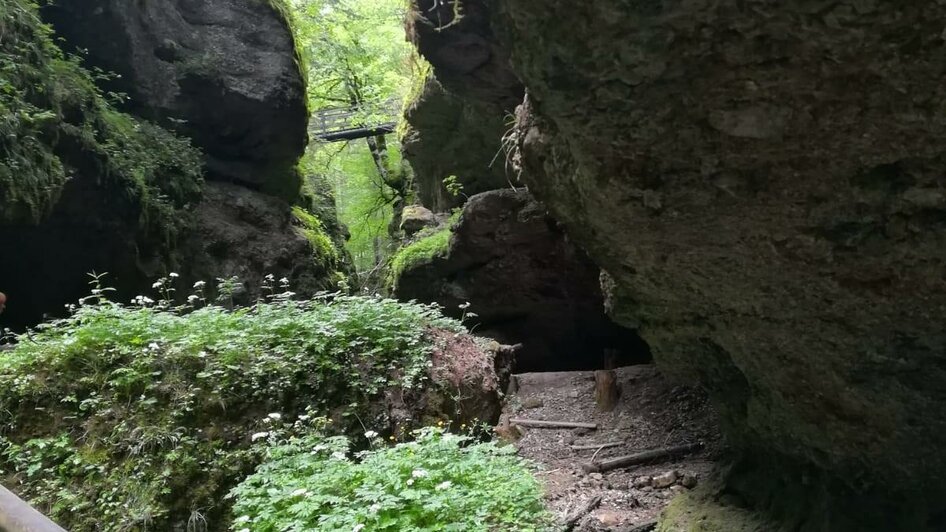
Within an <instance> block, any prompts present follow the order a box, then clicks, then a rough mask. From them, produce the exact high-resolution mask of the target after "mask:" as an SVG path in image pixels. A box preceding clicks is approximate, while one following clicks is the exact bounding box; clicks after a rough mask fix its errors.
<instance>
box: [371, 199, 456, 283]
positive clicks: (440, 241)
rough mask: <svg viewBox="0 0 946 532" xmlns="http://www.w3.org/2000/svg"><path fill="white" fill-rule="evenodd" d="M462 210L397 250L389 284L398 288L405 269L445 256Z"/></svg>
mask: <svg viewBox="0 0 946 532" xmlns="http://www.w3.org/2000/svg"><path fill="white" fill-rule="evenodd" d="M460 214H461V211H460V210H459V209H457V210H455V211H454V213H453V215H451V216H450V219H449V220H448V221H447V223H446V224H444V225H442V226H440V227H438V228H436V229H434V230H432V231H429V230H426V229H425V230H423V231H421V232H419V233H417V239H416V240H414V241H413V242H411V243H410V244H408V245H406V246H404V247H402V248H401V249H399V250H397V252H396V253H395V254H394V256H393V257H391V271H390V274H389V277H388V283H387V284H388V286H389V287H390V288H391V289H394V288H397V282H398V279H400V277H401V275H403V274H404V272H405V271H407V270H410V269H413V268H416V267H418V266H422V265H424V264H429V263H430V262H431V261H433V260H434V259H435V258H440V257H445V256H446V255H447V252H448V251H449V249H450V236H451V235H452V234H453V227H454V226H455V225H456V224H457V222H459V221H460Z"/></svg>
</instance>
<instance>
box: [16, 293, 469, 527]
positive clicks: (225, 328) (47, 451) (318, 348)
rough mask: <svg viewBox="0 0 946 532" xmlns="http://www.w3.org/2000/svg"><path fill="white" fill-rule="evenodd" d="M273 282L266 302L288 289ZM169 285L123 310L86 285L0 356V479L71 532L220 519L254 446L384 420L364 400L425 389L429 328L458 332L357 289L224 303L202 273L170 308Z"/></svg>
mask: <svg viewBox="0 0 946 532" xmlns="http://www.w3.org/2000/svg"><path fill="white" fill-rule="evenodd" d="M274 281H275V280H274ZM278 283H281V284H277V285H275V286H277V287H278V290H277V291H275V292H274V293H273V294H272V295H274V296H281V295H284V294H286V292H287V291H288V290H286V283H285V282H283V281H278ZM181 284H182V283H181V280H180V278H179V277H178V276H175V275H168V276H167V277H165V278H164V279H161V280H160V282H156V283H155V285H156V288H155V289H156V290H157V291H158V294H157V295H155V296H154V297H153V298H149V297H147V296H141V297H138V298H135V300H134V302H133V304H131V305H123V304H120V303H115V302H111V301H109V300H108V299H107V298H106V295H107V294H109V293H110V292H111V291H110V290H109V289H108V288H105V287H103V286H102V285H101V282H99V280H98V279H96V280H94V284H93V292H92V294H91V295H90V296H89V297H87V298H83V300H82V302H81V303H80V304H79V305H77V306H76V307H75V308H74V314H72V315H71V316H70V317H68V318H65V319H60V320H56V321H53V322H50V323H46V324H43V325H41V326H39V327H38V328H37V329H36V330H35V331H32V332H31V333H30V334H29V336H25V335H24V336H22V337H20V338H19V341H18V343H17V344H16V347H15V348H14V349H12V350H9V351H5V352H4V353H3V356H2V357H0V382H3V383H5V385H4V386H2V387H0V476H2V477H3V478H7V479H11V480H10V484H9V487H11V488H13V489H14V490H15V491H16V492H17V493H18V494H19V495H20V496H21V497H23V498H25V499H27V500H28V501H29V502H31V503H32V504H33V505H34V506H37V507H38V508H40V509H41V511H43V512H44V513H46V514H48V515H50V516H51V517H52V518H53V519H55V520H57V521H60V522H62V524H63V526H66V527H67V528H69V529H72V530H92V529H95V530H103V531H110V530H137V529H145V528H147V529H149V530H152V529H153V530H172V529H178V528H179V529H182V530H183V529H185V528H187V525H186V523H187V521H188V520H189V518H191V517H192V513H193V512H199V513H200V515H201V519H206V520H207V521H208V522H211V523H214V522H215V523H217V525H215V526H217V527H218V528H219V526H220V525H221V524H222V523H226V522H228V513H227V510H228V508H227V507H226V506H225V505H221V504H220V500H221V499H222V497H223V495H224V494H225V493H226V492H227V491H229V490H230V489H231V488H232V487H233V486H234V485H235V484H236V483H237V482H239V481H240V480H241V479H242V478H244V477H245V475H246V474H247V473H248V472H249V471H252V469H253V467H254V466H255V465H256V464H257V463H258V462H259V460H260V458H261V453H262V449H263V448H264V447H265V445H270V444H272V443H273V442H279V441H284V440H285V439H286V438H288V437H291V436H292V435H293V434H298V433H301V432H304V431H305V430H308V429H309V427H310V425H311V424H312V423H313V422H314V419H316V418H317V417H318V416H320V415H326V414H327V413H329V412H331V413H332V414H333V415H335V416H337V417H338V418H339V422H338V426H336V427H335V428H334V430H336V431H337V432H339V433H350V434H357V435H358V436H359V437H360V435H361V434H362V432H364V429H362V428H361V426H360V423H356V422H355V421H356V419H358V418H360V419H363V420H365V421H366V422H368V423H369V424H372V426H378V427H380V426H384V425H383V423H384V422H385V420H383V419H378V418H377V416H379V415H381V414H379V413H378V412H377V411H376V410H371V405H372V403H373V402H374V401H377V400H378V398H379V397H382V396H383V394H384V392H385V390H388V389H391V388H416V387H418V386H420V385H422V384H424V385H426V379H427V370H428V368H429V365H430V353H431V352H432V349H433V345H432V343H431V340H430V339H429V338H428V336H427V334H428V331H429V330H430V329H431V328H441V329H449V330H452V331H456V332H459V331H460V330H461V326H460V325H459V323H457V322H455V321H453V320H448V319H445V318H443V317H441V316H440V315H439V313H438V312H437V311H436V310H435V309H433V308H430V307H427V306H423V305H416V304H402V303H398V302H396V301H392V300H387V299H378V298H369V297H348V296H337V297H333V298H321V299H317V300H312V301H292V300H290V299H289V298H288V297H271V298H269V300H268V301H261V302H259V303H257V304H256V305H254V306H252V307H250V308H236V309H233V310H230V309H229V308H226V307H227V306H229V303H230V301H229V300H227V301H224V306H219V305H217V304H214V303H213V302H209V301H206V298H205V296H204V291H203V290H204V288H205V286H206V285H205V284H204V283H198V284H196V285H194V290H195V293H194V295H195V296H197V300H196V301H195V300H191V301H195V302H196V303H197V304H184V305H179V306H174V305H173V304H172V303H171V302H172V300H175V298H177V297H178V295H179V294H180V293H181V292H183V291H185V289H186V288H185V287H183V286H180V285H181ZM219 284H223V285H225V287H227V288H229V289H231V290H236V289H237V286H238V284H239V283H238V281H234V280H232V279H224V280H220V281H219ZM177 290H180V291H178V292H175V291H177ZM231 293H232V292H231ZM225 297H226V298H227V299H229V296H225ZM178 301H179V300H178ZM261 412H262V414H261ZM345 420H350V421H345ZM297 424H298V425H297ZM355 427H358V431H357V432H355ZM234 435H242V436H240V437H234ZM375 438H377V436H375ZM359 439H360V438H359ZM369 439H373V438H369ZM335 451H337V452H340V453H342V456H340V457H339V461H342V459H343V458H345V454H347V452H346V451H345V450H342V449H335ZM194 515H196V514H194Z"/></svg>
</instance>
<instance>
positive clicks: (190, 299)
mask: <svg viewBox="0 0 946 532" xmlns="http://www.w3.org/2000/svg"><path fill="white" fill-rule="evenodd" d="M198 299H200V298H199V297H197V296H195V295H189V296H187V302H188V303H196V302H197V300H198Z"/></svg>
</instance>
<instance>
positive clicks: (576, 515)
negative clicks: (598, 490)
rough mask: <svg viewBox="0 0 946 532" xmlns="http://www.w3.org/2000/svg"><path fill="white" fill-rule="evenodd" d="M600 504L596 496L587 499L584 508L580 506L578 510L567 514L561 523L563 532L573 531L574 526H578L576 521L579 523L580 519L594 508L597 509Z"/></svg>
mask: <svg viewBox="0 0 946 532" xmlns="http://www.w3.org/2000/svg"><path fill="white" fill-rule="evenodd" d="M600 504H601V497H600V496H597V495H596V496H594V497H592V498H590V499H588V502H587V503H585V505H584V506H582V507H581V508H579V509H578V510H576V511H574V512H572V513H571V514H569V515H568V517H566V518H565V522H564V523H563V524H564V525H565V532H569V531H570V530H572V529H574V528H575V525H577V524H578V521H581V518H582V517H584V516H586V515H588V514H590V513H591V512H593V511H594V510H595V508H597V507H598V506H599V505H600Z"/></svg>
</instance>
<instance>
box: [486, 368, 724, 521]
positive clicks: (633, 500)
mask: <svg viewBox="0 0 946 532" xmlns="http://www.w3.org/2000/svg"><path fill="white" fill-rule="evenodd" d="M616 374H617V383H618V386H619V387H620V399H619V402H618V405H617V407H616V408H615V409H614V410H613V411H612V412H607V413H605V412H598V411H597V410H596V406H595V390H594V387H595V383H594V372H591V371H577V372H558V373H525V374H520V375H516V376H515V381H516V384H517V386H518V390H517V391H516V392H515V393H514V394H510V395H509V397H508V399H507V404H506V407H505V410H504V412H503V416H502V420H501V422H500V428H499V431H500V432H501V433H502V435H503V436H505V437H507V438H510V439H514V440H516V441H515V445H516V446H517V447H518V449H519V454H520V455H522V456H523V457H526V458H529V459H531V460H534V461H535V462H536V463H537V464H538V465H539V468H540V472H539V473H538V476H539V478H541V479H542V480H543V482H544V483H545V486H546V490H547V499H548V506H549V508H550V510H551V511H552V512H553V513H554V514H556V515H557V516H558V517H560V518H561V520H562V521H565V520H566V519H567V516H570V515H575V513H576V512H577V513H580V509H582V508H585V507H587V505H588V503H589V502H590V501H592V500H593V499H594V498H596V497H600V501H601V502H600V504H599V505H597V507H596V508H595V509H594V510H593V511H591V512H588V513H587V514H585V515H584V516H583V517H582V518H581V519H580V520H579V521H578V522H577V523H576V525H575V527H574V530H581V531H606V530H607V531H619V530H620V531H624V532H630V531H638V530H641V531H643V530H651V528H652V527H651V526H649V525H650V524H651V523H653V522H654V521H655V520H656V518H657V516H658V515H659V513H660V511H661V510H662V509H663V508H664V507H665V506H666V505H667V504H668V503H669V502H670V499H671V498H673V496H674V495H676V494H677V493H679V492H681V491H686V490H688V489H692V488H694V487H695V486H696V485H698V484H699V483H700V481H701V480H703V479H704V478H706V477H707V475H708V474H709V472H710V470H711V468H712V465H713V463H714V460H716V459H717V458H718V457H719V455H720V452H721V445H722V444H721V441H720V436H719V431H718V428H717V427H716V425H715V413H714V412H713V411H712V410H711V408H710V406H709V404H708V403H707V401H706V398H705V396H704V395H703V394H701V393H699V392H697V391H694V390H691V389H688V388H684V387H680V386H675V385H673V384H671V383H670V382H668V381H667V380H666V379H664V378H663V377H662V376H661V375H660V374H659V373H658V372H657V371H656V369H655V368H654V367H653V366H651V365H641V366H632V367H626V368H620V369H618V370H616ZM511 418H528V419H536V420H544V421H575V422H586V423H595V424H597V425H598V427H597V429H596V430H589V429H545V428H541V429H540V428H525V427H519V426H518V425H509V423H508V421H509V419H511ZM614 442H620V445H618V446H615V447H609V448H603V449H600V450H599V449H598V448H597V447H593V448H589V449H573V447H575V446H582V447H590V446H597V445H599V444H604V443H614ZM692 443H702V444H703V448H702V450H700V451H698V452H695V453H692V454H688V455H686V456H682V457H680V458H677V459H675V460H672V461H662V462H654V463H649V464H645V465H641V466H634V467H630V468H624V469H615V470H612V471H607V472H603V473H594V472H593V473H585V472H583V470H582V465H583V464H588V463H591V462H592V460H593V459H594V460H595V461H597V462H601V461H602V460H607V459H610V458H615V457H618V456H622V455H629V454H633V453H637V452H641V451H646V450H650V449H657V448H666V447H672V446H678V445H683V444H692Z"/></svg>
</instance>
